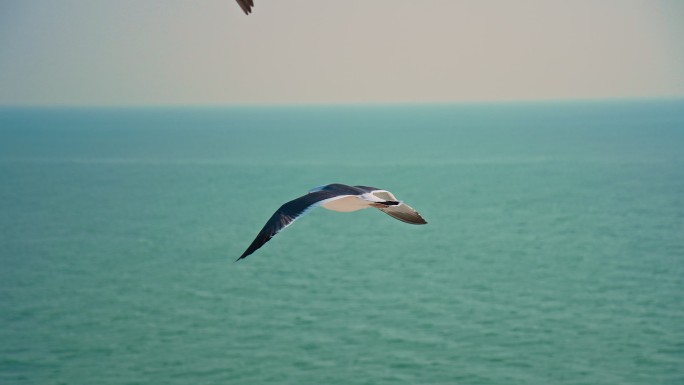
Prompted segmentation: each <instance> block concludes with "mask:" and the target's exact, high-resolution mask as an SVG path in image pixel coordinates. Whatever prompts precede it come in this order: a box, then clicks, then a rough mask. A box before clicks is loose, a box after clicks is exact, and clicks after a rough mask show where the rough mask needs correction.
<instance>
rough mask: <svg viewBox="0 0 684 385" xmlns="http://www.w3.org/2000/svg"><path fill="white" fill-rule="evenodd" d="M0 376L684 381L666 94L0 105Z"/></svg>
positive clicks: (675, 129)
mask: <svg viewBox="0 0 684 385" xmlns="http://www.w3.org/2000/svg"><path fill="white" fill-rule="evenodd" d="M333 182H340V183H346V184H359V185H370V186H377V187H381V188H385V189H389V190H391V191H393V192H394V193H395V195H396V196H397V197H398V198H399V199H402V200H405V201H406V202H407V203H408V204H410V205H411V206H413V207H414V208H416V209H417V210H418V211H420V212H421V214H422V215H423V216H424V217H425V218H426V219H427V220H428V222H429V224H428V225H426V226H411V225H407V224H405V223H402V222H399V221H396V220H393V219H392V218H390V217H389V216H387V215H384V214H382V213H379V212H377V211H376V210H364V211H361V212H355V213H335V212H330V211H326V210H322V209H318V210H314V211H312V212H311V213H310V214H308V215H307V216H305V217H303V218H302V219H301V220H299V221H297V222H296V223H295V224H294V225H293V226H291V227H289V228H287V229H286V230H285V231H283V232H282V233H281V234H279V235H278V236H277V237H275V238H274V239H273V240H272V241H271V242H269V243H268V244H266V246H264V247H263V248H262V249H260V250H258V251H257V252H256V253H255V254H253V255H252V256H250V257H249V258H247V259H245V260H243V261H240V262H238V263H234V262H233V261H234V260H235V258H237V257H238V256H239V255H240V254H241V253H242V251H243V250H244V249H245V248H246V247H247V246H248V245H249V243H250V242H251V241H252V239H253V237H254V236H255V235H256V233H257V232H258V230H259V229H260V228H261V226H262V225H263V224H264V222H265V221H266V220H267V219H268V218H269V216H270V215H271V214H272V212H273V211H274V210H275V209H276V208H278V207H279V206H280V205H281V204H282V203H283V202H285V201H287V200H290V199H293V198H295V197H298V196H299V195H301V194H303V193H305V192H306V191H307V190H308V189H309V188H311V187H314V186H318V185H321V184H326V183H333ZM0 383H1V384H37V385H38V384H39V385H49V384H83V385H92V384H99V385H109V384H163V385H173V384H193V385H198V384H252V385H256V384H293V385H294V384H297V385H299V384H329V385H335V384H345V385H347V384H369V385H373V384H393V385H394V384H469V385H472V384H506V385H514V384H526V385H529V384H539V385H548V384H573V385H578V384H587V385H599V384H611V385H612V384H649V385H657V384H683V383H684V101H677V100H674V101H641V102H639V101H629V102H623V101H620V102H618V101H613V102H563V103H552V102H548V103H513V104H455V105H447V104H445V105H400V106H381V105H376V106H335V107H326V106H299V107H234V108H209V107H207V108H139V109H135V108H133V109H123V108H121V109H70V108H45V109H38V108H3V109H0Z"/></svg>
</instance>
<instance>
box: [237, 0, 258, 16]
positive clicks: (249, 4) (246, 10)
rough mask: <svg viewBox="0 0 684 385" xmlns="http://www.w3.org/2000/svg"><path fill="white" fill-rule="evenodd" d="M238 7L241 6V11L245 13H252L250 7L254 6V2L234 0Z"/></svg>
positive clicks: (250, 0)
mask: <svg viewBox="0 0 684 385" xmlns="http://www.w3.org/2000/svg"><path fill="white" fill-rule="evenodd" d="M236 1H237V3H238V5H239V6H240V8H242V11H243V12H244V13H245V15H249V14H250V13H252V7H253V6H254V2H253V1H252V0H236Z"/></svg>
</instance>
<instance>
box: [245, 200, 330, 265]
mask: <svg viewBox="0 0 684 385" xmlns="http://www.w3.org/2000/svg"><path fill="white" fill-rule="evenodd" d="M336 196H339V194H335V193H332V192H330V191H316V192H312V193H308V194H306V195H304V196H302V197H299V198H297V199H295V200H291V201H289V202H287V203H285V204H284V205H282V206H280V208H279V209H278V210H276V212H275V213H273V215H272V216H271V219H269V220H268V222H266V224H265V225H264V228H263V229H261V231H260V232H259V234H257V236H256V238H254V241H252V244H251V245H249V247H248V248H247V250H245V252H244V253H242V255H241V256H240V258H238V259H237V260H236V261H239V260H241V259H243V258H246V257H247V256H248V255H250V254H252V253H253V252H255V251H256V250H257V249H259V248H260V247H261V246H263V245H264V244H265V243H266V242H268V241H270V240H271V238H273V237H274V236H275V235H276V234H278V233H279V232H280V230H282V229H284V228H285V227H287V226H289V225H290V224H291V223H292V222H294V221H295V219H297V218H299V217H300V216H302V214H304V213H305V212H306V211H307V210H309V209H311V208H313V207H315V206H316V205H317V204H318V203H320V202H321V201H323V200H326V199H330V198H334V197H336Z"/></svg>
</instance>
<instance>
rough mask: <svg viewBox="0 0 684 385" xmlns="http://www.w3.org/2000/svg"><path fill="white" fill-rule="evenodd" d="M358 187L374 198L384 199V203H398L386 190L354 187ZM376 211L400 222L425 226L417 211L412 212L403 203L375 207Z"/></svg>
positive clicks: (424, 221)
mask: <svg viewBox="0 0 684 385" xmlns="http://www.w3.org/2000/svg"><path fill="white" fill-rule="evenodd" d="M355 187H358V188H360V189H362V190H365V191H366V192H369V193H371V194H373V195H375V196H376V197H378V198H380V199H384V200H386V201H393V202H397V201H399V200H398V199H397V198H396V197H395V196H394V194H392V193H391V192H389V191H387V190H383V189H379V188H376V187H368V186H355ZM375 207H376V208H377V209H378V210H380V211H382V212H384V213H385V214H387V215H389V216H391V217H393V218H396V219H398V220H400V221H402V222H406V223H410V224H412V225H424V224H427V221H426V220H425V219H423V217H421V216H420V214H419V213H418V211H416V210H414V209H413V208H412V207H411V206H409V205H407V204H405V203H404V202H401V201H399V204H398V205H388V206H384V207H379V206H375Z"/></svg>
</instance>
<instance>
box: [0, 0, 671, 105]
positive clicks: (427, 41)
mask: <svg viewBox="0 0 684 385" xmlns="http://www.w3.org/2000/svg"><path fill="white" fill-rule="evenodd" d="M673 97H684V1H681V0H643V1H639V0H601V1H596V0H573V1H565V0H516V1H510V0H477V1H475V0H472V1H461V0H421V1H414V0H371V1H368V0H344V1H340V0H255V8H254V10H253V13H252V14H251V15H250V16H246V15H244V14H243V13H242V11H241V9H240V8H239V6H238V5H237V4H236V3H235V1H234V0H202V1H191V0H183V1H181V0H116V1H106V0H30V1H26V0H0V105H104V106H111V105H126V106H129V105H133V106H137V105H186V104H188V105H203V104H209V105H225V104H300V103H388V102H389V103H391V102H463V101H466V102H470V101H477V102H479V101H518V100H559V99H602V98H673Z"/></svg>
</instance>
